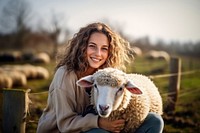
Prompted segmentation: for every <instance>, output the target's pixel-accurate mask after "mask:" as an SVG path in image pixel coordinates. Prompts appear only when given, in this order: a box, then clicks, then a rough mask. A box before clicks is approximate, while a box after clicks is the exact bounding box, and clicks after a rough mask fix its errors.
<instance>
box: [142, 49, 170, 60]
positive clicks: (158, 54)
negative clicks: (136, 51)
mask: <svg viewBox="0 0 200 133" xmlns="http://www.w3.org/2000/svg"><path fill="white" fill-rule="evenodd" d="M145 57H146V58H147V59H164V60H166V61H167V62H169V60H170V56H169V54H168V53H167V52H165V51H156V50H151V51H149V52H148V53H147V54H146V55H145Z"/></svg>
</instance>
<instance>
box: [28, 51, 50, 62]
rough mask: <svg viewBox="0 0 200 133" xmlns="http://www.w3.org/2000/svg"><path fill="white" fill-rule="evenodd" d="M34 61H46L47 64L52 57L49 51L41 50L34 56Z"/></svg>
mask: <svg viewBox="0 0 200 133" xmlns="http://www.w3.org/2000/svg"><path fill="white" fill-rule="evenodd" d="M32 61H33V62H34V63H45V64H47V63H49V62H50V57H49V55H48V54H47V53H44V52H41V53H38V54H36V55H35V56H34V57H33V59H32Z"/></svg>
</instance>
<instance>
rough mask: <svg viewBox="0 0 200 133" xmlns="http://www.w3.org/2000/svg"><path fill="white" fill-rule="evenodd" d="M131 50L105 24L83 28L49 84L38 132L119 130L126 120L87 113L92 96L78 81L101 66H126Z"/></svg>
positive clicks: (100, 132)
mask: <svg viewBox="0 0 200 133" xmlns="http://www.w3.org/2000/svg"><path fill="white" fill-rule="evenodd" d="M129 52H130V46H129V43H128V42H127V41H125V40H124V39H123V38H121V37H120V36H119V35H118V34H117V33H115V32H113V31H112V30H111V29H110V28H109V27H108V26H107V25H105V24H104V23H99V22H97V23H91V24H89V25H87V26H85V27H83V28H81V29H80V30H79V32H78V33H76V34H75V35H74V36H73V38H72V39H71V40H70V42H69V44H68V45H67V48H66V52H65V53H64V55H63V56H62V58H61V59H60V61H59V63H58V64H57V67H56V72H55V75H54V78H53V80H52V82H51V85H50V87H49V95H48V103H47V107H46V108H45V109H44V112H43V114H42V116H41V118H40V120H39V122H38V128H37V132H38V133H49V132H51V133H54V132H56V133H57V132H73V133H80V132H88V133H108V132H114V133H119V132H120V131H121V130H122V129H123V127H124V124H125V121H124V120H123V119H118V120H113V121H110V120H108V119H106V118H102V117H99V116H98V115H96V114H93V113H90V112H87V111H86V110H87V108H88V107H90V106H91V105H90V100H89V98H90V96H89V95H88V94H87V92H86V91H85V90H84V89H80V87H79V86H77V85H76V82H77V81H78V80H79V79H80V78H82V77H84V76H88V75H92V74H93V73H95V72H96V71H97V70H98V69H101V68H106V67H114V68H119V69H120V68H121V69H124V68H125V63H126V62H129V61H130V59H132V58H130V57H132V56H130V54H129ZM128 55H129V56H128ZM88 89H90V88H88ZM151 116H152V119H150V120H148V122H151V121H152V120H155V119H156V120H158V121H162V118H160V117H156V116H154V115H151ZM158 118H159V119H158ZM152 123H154V122H152ZM158 126H159V128H156V127H154V129H158V130H160V131H161V130H162V127H163V125H162V124H161V125H159V124H158ZM148 127H151V125H149V126H148ZM160 127H161V128H160ZM142 130H143V129H142ZM146 130H150V129H149V128H147V129H146Z"/></svg>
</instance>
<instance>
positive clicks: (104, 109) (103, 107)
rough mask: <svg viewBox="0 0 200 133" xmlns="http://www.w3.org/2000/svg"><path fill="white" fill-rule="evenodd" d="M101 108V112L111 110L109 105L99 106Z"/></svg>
mask: <svg viewBox="0 0 200 133" xmlns="http://www.w3.org/2000/svg"><path fill="white" fill-rule="evenodd" d="M99 108H100V110H101V111H106V110H107V109H109V105H99Z"/></svg>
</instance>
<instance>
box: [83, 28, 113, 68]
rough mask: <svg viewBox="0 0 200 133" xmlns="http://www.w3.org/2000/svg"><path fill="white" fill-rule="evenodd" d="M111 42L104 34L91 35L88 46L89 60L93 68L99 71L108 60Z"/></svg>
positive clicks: (95, 33)
mask: <svg viewBox="0 0 200 133" xmlns="http://www.w3.org/2000/svg"><path fill="white" fill-rule="evenodd" d="M108 49H109V41H108V38H107V36H106V35H104V34H103V33H98V32H94V33H92V34H91V36H90V38H89V41H88V46H87V59H88V62H89V66H90V67H91V68H94V69H97V68H99V67H100V66H101V65H103V64H104V63H105V61H106V60H107V58H108Z"/></svg>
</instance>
